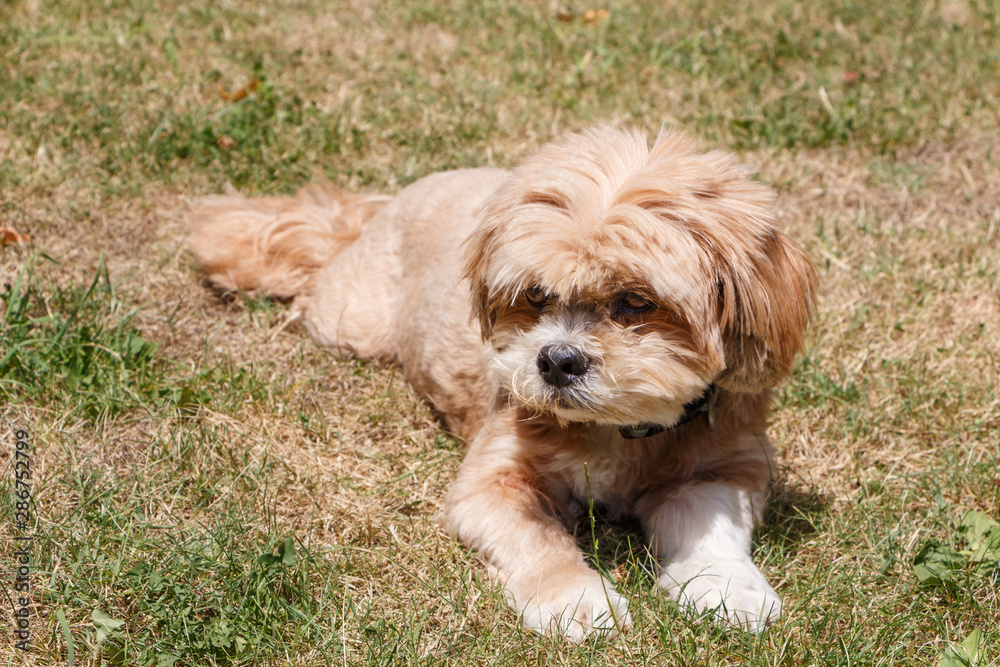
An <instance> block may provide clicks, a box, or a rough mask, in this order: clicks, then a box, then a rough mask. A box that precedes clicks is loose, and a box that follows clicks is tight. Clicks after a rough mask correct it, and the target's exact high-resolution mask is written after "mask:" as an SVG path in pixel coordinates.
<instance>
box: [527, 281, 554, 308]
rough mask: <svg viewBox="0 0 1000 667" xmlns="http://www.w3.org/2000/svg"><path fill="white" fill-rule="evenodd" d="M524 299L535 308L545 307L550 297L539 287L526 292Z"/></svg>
mask: <svg viewBox="0 0 1000 667" xmlns="http://www.w3.org/2000/svg"><path fill="white" fill-rule="evenodd" d="M524 298H525V299H526V300H527V301H528V303H530V304H531V305H532V306H534V307H535V308H541V307H543V306H544V305H545V304H546V302H548V300H549V297H548V295H547V294H546V293H545V291H544V290H543V289H542V288H541V287H539V286H538V285H535V286H534V287H529V288H528V289H526V290H524Z"/></svg>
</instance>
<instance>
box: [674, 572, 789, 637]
mask: <svg viewBox="0 0 1000 667" xmlns="http://www.w3.org/2000/svg"><path fill="white" fill-rule="evenodd" d="M660 587H661V588H663V589H664V590H665V591H666V592H667V594H668V595H670V597H671V598H672V599H674V600H676V601H677V602H678V603H679V604H680V605H682V606H684V607H688V608H690V609H693V610H694V611H696V612H702V611H705V610H708V609H711V610H714V611H715V615H716V617H718V618H719V619H722V620H724V621H726V622H728V623H730V624H732V625H734V626H738V627H740V628H743V629H744V630H748V631H750V632H761V631H762V630H763V629H764V627H765V626H766V625H767V624H768V623H770V622H771V621H774V620H776V619H777V618H778V616H780V615H781V599H780V598H779V597H778V594H777V593H775V592H774V589H773V588H771V586H770V585H769V584H768V583H767V580H766V579H764V575H762V574H761V573H760V570H758V569H757V567H756V566H755V565H754V564H753V563H752V562H751V561H750V559H749V558H746V559H732V560H718V559H711V558H707V557H705V558H690V559H686V560H684V561H680V562H673V563H669V564H667V565H666V566H665V567H664V568H663V573H662V574H661V575H660Z"/></svg>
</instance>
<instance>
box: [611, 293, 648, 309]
mask: <svg viewBox="0 0 1000 667" xmlns="http://www.w3.org/2000/svg"><path fill="white" fill-rule="evenodd" d="M615 305H616V306H617V307H616V310H618V311H620V312H622V313H627V314H629V315H639V314H641V313H645V312H647V311H650V310H652V309H653V302H652V301H650V300H649V299H647V298H646V297H644V296H643V295H641V294H637V293H636V292H625V293H624V294H622V295H621V296H619V297H618V302H617V304H615Z"/></svg>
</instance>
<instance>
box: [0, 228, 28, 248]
mask: <svg viewBox="0 0 1000 667" xmlns="http://www.w3.org/2000/svg"><path fill="white" fill-rule="evenodd" d="M29 241H31V237H30V236H28V235H27V234H22V233H21V232H19V231H17V230H16V229H14V228H13V227H0V245H25V244H27V243H28V242H29Z"/></svg>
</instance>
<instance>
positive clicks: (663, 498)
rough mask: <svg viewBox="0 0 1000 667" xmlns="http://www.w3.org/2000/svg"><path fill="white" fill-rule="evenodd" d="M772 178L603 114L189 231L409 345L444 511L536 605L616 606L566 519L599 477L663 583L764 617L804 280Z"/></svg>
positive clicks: (306, 309)
mask: <svg viewBox="0 0 1000 667" xmlns="http://www.w3.org/2000/svg"><path fill="white" fill-rule="evenodd" d="M772 199H773V195H772V193H771V191H770V190H769V189H768V188H767V187H766V186H764V185H762V184H760V183H757V182H755V181H753V180H751V179H750V177H749V174H748V171H747V170H746V169H745V168H743V167H741V166H739V165H737V164H736V163H735V162H734V160H733V158H732V157H731V156H729V155H727V154H725V153H721V152H710V153H707V154H706V153H699V152H698V151H697V150H696V148H695V146H694V144H693V142H692V141H690V140H689V139H687V138H685V137H684V136H682V135H680V134H678V133H675V132H661V134H660V135H659V136H658V137H657V139H656V141H655V143H654V145H653V147H652V148H650V147H649V144H648V141H647V138H646V136H645V135H644V134H643V133H641V132H639V131H635V130H619V129H613V128H610V127H605V126H600V127H596V128H592V129H590V130H587V131H584V132H582V133H580V134H571V135H567V136H565V137H563V138H562V139H561V140H559V141H557V142H554V143H552V144H550V145H548V146H545V147H544V148H542V149H541V150H540V151H539V152H538V153H537V154H536V155H535V156H534V157H532V158H530V159H529V160H527V161H526V162H525V163H524V164H523V165H522V166H521V167H519V168H518V169H516V170H514V171H513V172H512V173H507V172H504V171H498V170H494V169H475V170H462V171H454V172H446V173H440V174H434V175H432V176H428V177H426V178H424V179H422V180H419V181H417V182H416V183H414V184H413V185H411V186H409V187H407V188H406V189H404V190H403V191H401V192H400V193H399V194H398V195H396V196H395V197H393V198H391V199H387V198H383V197H361V198H358V197H347V196H345V195H342V194H339V193H336V192H333V191H331V190H329V189H313V190H307V191H304V192H302V193H300V194H299V195H298V197H297V198H294V199H287V200H286V199H277V200H275V199H271V200H247V199H241V198H239V197H234V196H229V197H222V198H213V199H210V200H207V201H206V202H205V203H204V204H203V205H202V206H201V207H200V208H198V209H197V210H196V211H195V212H194V213H193V218H194V220H195V233H194V236H193V237H192V239H191V248H192V250H193V251H194V253H195V255H196V256H197V257H198V259H199V260H200V261H201V262H202V264H203V265H204V266H205V268H206V270H207V271H208V272H209V276H210V279H211V281H212V282H213V283H214V284H215V285H217V286H219V287H221V288H223V289H227V290H231V289H241V290H245V291H248V292H252V291H255V290H264V291H267V292H268V293H271V294H275V295H279V296H284V297H293V298H294V308H295V309H297V311H298V312H299V313H301V314H302V315H303V317H304V321H305V324H306V327H307V328H308V330H309V332H310V333H311V334H312V335H313V337H314V338H315V339H316V340H317V341H318V342H319V343H321V344H323V345H326V346H329V347H331V348H334V349H336V350H340V351H342V352H344V353H348V354H353V355H358V356H361V357H369V358H380V359H384V360H388V361H394V362H397V363H399V364H401V365H402V367H403V369H404V371H405V373H406V375H407V378H408V379H409V380H410V382H412V383H413V385H414V386H415V387H416V388H417V389H418V390H419V391H421V392H422V393H423V394H424V395H426V396H427V397H428V398H429V399H430V400H431V401H432V403H433V404H434V406H435V407H436V408H437V409H438V410H439V411H440V412H441V413H442V414H443V415H444V418H445V420H446V421H447V423H448V425H449V426H450V427H451V428H452V429H453V430H455V431H456V432H457V433H459V434H460V435H462V436H463V437H464V438H465V439H466V440H467V441H468V443H469V451H468V454H467V456H466V458H465V460H464V462H463V464H462V466H461V468H460V470H459V473H458V477H457V479H456V480H455V483H454V485H453V486H452V489H451V491H450V493H449V494H448V498H447V510H446V511H447V518H448V520H449V523H450V526H451V527H452V529H453V530H454V532H455V534H456V535H458V537H459V538H460V539H462V540H463V541H464V542H465V543H466V544H468V545H470V546H472V547H475V548H476V549H478V550H479V552H480V553H481V554H482V555H483V557H484V558H485V559H486V561H487V562H488V563H489V565H490V571H491V572H492V573H493V574H495V575H496V576H497V578H498V579H499V581H500V582H502V584H503V586H504V588H505V592H506V594H507V597H508V600H509V601H510V604H511V606H512V607H514V608H515V609H516V610H517V612H518V613H519V614H520V615H521V618H522V620H523V622H524V624H525V626H527V627H530V628H533V629H535V630H539V631H544V632H550V633H554V634H561V635H565V636H567V637H570V638H572V639H577V640H579V639H582V638H583V637H585V636H586V635H587V634H589V633H590V632H592V631H595V630H598V631H615V630H617V629H621V628H624V627H628V625H629V624H630V622H631V621H630V617H629V613H628V603H627V601H626V600H625V599H624V598H623V597H621V596H620V595H619V594H618V593H617V592H616V591H615V588H614V585H613V584H612V583H611V582H610V581H607V580H605V579H603V578H602V577H601V576H600V575H599V574H598V573H597V572H596V571H594V570H593V569H592V568H590V567H589V566H588V565H587V564H586V563H585V561H584V558H583V555H582V554H581V552H580V549H579V548H578V547H577V544H576V541H575V540H574V538H573V537H572V536H571V535H570V534H569V532H567V530H566V527H565V521H566V520H567V519H568V518H571V516H572V513H573V511H574V508H579V507H581V506H582V504H583V503H585V502H587V500H588V497H589V498H592V499H593V501H594V502H595V503H597V504H598V505H600V506H601V507H602V508H603V509H604V511H605V512H606V513H607V514H609V515H611V516H625V515H630V516H634V517H637V518H638V519H639V520H640V521H641V522H642V524H643V526H644V528H645V530H646V532H647V533H648V535H649V538H650V542H651V547H652V549H653V550H654V551H655V553H656V554H657V556H658V558H659V560H660V563H661V575H660V578H659V584H660V586H661V587H662V588H663V589H664V590H665V591H666V592H667V593H668V594H669V595H670V596H671V597H672V598H674V599H675V600H677V601H678V602H680V603H681V604H683V605H685V606H688V607H690V608H692V609H694V610H705V609H713V610H715V613H716V615H717V616H718V617H719V618H721V619H724V620H726V621H728V622H730V623H733V624H736V625H739V626H742V627H744V628H747V629H749V630H753V631H757V630H760V629H761V628H762V627H763V626H764V624H766V623H767V622H768V621H769V620H771V619H774V618H776V617H777V616H778V614H779V613H780V606H781V603H780V601H779V598H778V596H777V594H776V593H775V592H774V590H773V589H772V588H771V587H770V586H769V585H768V583H767V581H766V580H765V579H764V577H763V575H762V574H761V573H760V572H759V571H758V569H757V568H756V567H755V566H754V564H753V562H752V561H751V558H750V536H751V533H752V530H753V526H754V522H755V521H757V520H759V519H760V516H761V512H762V509H763V507H764V501H765V494H766V491H767V486H768V482H769V480H770V478H771V473H772V469H773V467H772V461H771V457H772V447H771V444H770V442H769V441H768V438H767V435H766V433H765V429H766V417H767V410H768V401H769V389H770V387H772V386H774V384H775V383H777V382H778V381H779V380H781V379H782V377H784V376H785V375H786V374H787V373H788V371H789V368H790V366H791V364H792V360H793V357H794V355H795V354H796V352H797V351H798V349H799V347H800V346H801V343H802V337H803V333H804V330H805V327H806V323H807V320H808V318H809V314H810V310H811V307H812V303H813V298H814V291H815V282H816V277H815V272H814V269H813V266H812V264H811V263H810V262H809V260H808V259H807V258H806V256H805V255H804V254H803V253H802V251H801V250H800V249H799V248H797V247H796V246H795V245H794V244H792V243H791V242H790V241H789V240H788V238H787V237H786V236H785V235H783V234H782V233H781V232H780V231H778V230H777V229H775V227H774V226H773V224H772V213H771V204H772ZM703 397H704V399H703ZM708 397H711V400H710V401H709V400H708ZM700 400H701V402H705V403H706V404H711V408H710V409H706V411H705V413H700V412H699V413H695V414H694V416H693V418H690V417H691V416H692V415H691V414H690V412H689V408H690V406H692V405H694V404H697V403H698V402H699V401H700ZM689 418H690V419H689ZM687 419H689V420H688V421H684V420H687ZM681 421H684V423H679V422H681ZM649 427H655V428H649ZM647 428H649V434H648V436H647V437H636V436H642V434H644V433H646V432H647ZM657 430H662V432H657ZM626 436H630V437H629V438H626Z"/></svg>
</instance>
